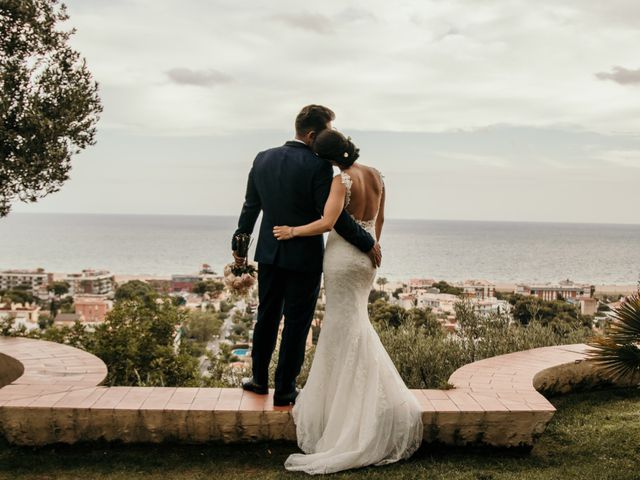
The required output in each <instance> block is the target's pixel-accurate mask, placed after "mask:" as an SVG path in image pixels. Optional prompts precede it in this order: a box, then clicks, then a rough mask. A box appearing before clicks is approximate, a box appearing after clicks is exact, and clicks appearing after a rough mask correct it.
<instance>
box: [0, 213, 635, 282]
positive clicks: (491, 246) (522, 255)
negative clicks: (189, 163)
mask: <svg viewBox="0 0 640 480" xmlns="http://www.w3.org/2000/svg"><path fill="white" fill-rule="evenodd" d="M235 224H236V218H235V217H223V216H184V215H108V214H43V213H11V214H10V215H9V216H8V217H5V218H2V219H0V270H5V269H15V268H29V269H31V268H37V267H42V268H44V269H45V270H47V271H50V272H76V271H80V270H82V269H87V268H93V269H107V270H110V271H111V272H113V273H115V274H119V275H141V276H142V275H149V276H169V275H171V274H185V273H195V272H197V271H199V270H200V267H201V265H202V264H205V263H206V264H209V265H210V266H211V267H213V269H214V270H216V271H218V272H221V271H222V268H223V266H224V265H225V264H226V263H229V261H230V260H231V254H230V238H231V235H232V233H233V231H234V229H235ZM256 232H257V228H256ZM381 245H382V248H383V255H384V257H383V264H382V267H381V268H380V271H379V275H382V276H385V277H387V278H388V279H389V280H392V281H394V280H406V279H410V278H434V279H438V280H440V279H444V280H447V281H460V280H465V279H485V280H490V281H493V282H496V283H517V282H558V281H560V280H564V279H567V278H568V279H571V280H573V281H576V282H585V283H591V284H594V285H633V284H636V283H637V282H638V280H639V278H640V225H629V224H626V225H616V224H580V223H538V222H495V221H454V220H398V219H396V220H394V219H389V220H387V221H386V223H385V229H384V232H383V235H382V239H381ZM254 247H255V245H254Z"/></svg>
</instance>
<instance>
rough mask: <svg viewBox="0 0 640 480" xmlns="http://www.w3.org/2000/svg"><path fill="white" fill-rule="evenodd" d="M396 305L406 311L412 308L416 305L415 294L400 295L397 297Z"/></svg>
mask: <svg viewBox="0 0 640 480" xmlns="http://www.w3.org/2000/svg"><path fill="white" fill-rule="evenodd" d="M397 303H398V305H400V306H401V307H402V308H406V309H407V310H409V309H411V308H414V307H415V306H416V304H417V298H416V295H415V293H400V294H399V295H398V301H397Z"/></svg>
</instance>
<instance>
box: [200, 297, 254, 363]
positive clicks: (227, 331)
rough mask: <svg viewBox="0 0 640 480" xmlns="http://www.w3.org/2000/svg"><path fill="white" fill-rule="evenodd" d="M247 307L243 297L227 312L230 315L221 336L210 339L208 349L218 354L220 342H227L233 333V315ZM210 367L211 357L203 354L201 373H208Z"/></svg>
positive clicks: (225, 320)
mask: <svg viewBox="0 0 640 480" xmlns="http://www.w3.org/2000/svg"><path fill="white" fill-rule="evenodd" d="M246 308H247V304H246V302H245V301H244V300H242V299H241V300H239V301H238V303H236V304H235V305H234V306H233V308H232V309H231V310H229V311H228V312H227V313H228V314H229V315H228V316H227V318H225V319H224V323H223V324H222V327H221V328H220V336H218V337H216V338H212V339H211V340H209V343H207V347H206V349H207V351H209V352H212V353H213V354H214V355H217V354H218V352H219V351H220V344H221V343H222V342H226V341H227V339H228V338H229V335H231V329H232V328H233V316H234V315H235V313H236V312H238V311H240V312H244V311H245V309H246ZM208 368H209V359H208V357H207V356H206V355H203V356H201V357H200V374H202V375H206V374H207V369H208Z"/></svg>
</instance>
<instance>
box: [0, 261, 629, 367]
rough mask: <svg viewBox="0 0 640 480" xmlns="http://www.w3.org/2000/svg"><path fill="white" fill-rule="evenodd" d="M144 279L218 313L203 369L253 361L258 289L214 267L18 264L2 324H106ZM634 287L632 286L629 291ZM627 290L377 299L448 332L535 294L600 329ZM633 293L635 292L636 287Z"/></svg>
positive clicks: (533, 289)
mask: <svg viewBox="0 0 640 480" xmlns="http://www.w3.org/2000/svg"><path fill="white" fill-rule="evenodd" d="M140 282H142V283H143V284H144V285H145V287H146V288H149V289H150V290H153V291H154V292H156V293H157V294H158V295H162V296H168V297H170V298H172V299H173V301H174V302H175V303H176V305H180V306H182V307H184V308H185V309H186V310H188V311H189V312H193V313H194V314H196V313H197V312H203V314H204V313H206V312H211V313H213V314H215V313H217V314H218V316H219V320H220V324H219V326H216V327H214V330H213V331H209V333H208V334H205V337H206V338H202V339H201V341H202V343H203V345H204V346H205V347H204V350H205V351H202V352H200V353H201V355H200V369H201V372H202V373H203V374H206V370H207V368H208V366H209V363H210V357H209V356H207V355H206V353H207V351H208V352H209V355H214V356H216V355H223V356H224V358H225V359H226V360H225V361H226V362H227V363H229V364H230V365H231V366H235V367H238V368H247V367H248V366H249V365H250V352H251V338H252V333H253V325H254V324H255V320H256V316H257V307H258V301H257V289H256V288H254V289H252V290H251V291H250V292H249V294H248V295H246V296H245V297H238V296H235V295H233V294H232V292H230V291H229V290H228V289H227V288H225V286H224V278H223V277H222V276H221V275H219V274H217V273H216V272H215V271H214V270H213V269H212V268H211V267H210V266H209V265H207V264H204V265H202V266H201V268H200V269H199V271H197V272H195V273H191V274H174V275H171V276H167V277H158V276H132V275H116V274H113V273H111V272H109V271H107V270H93V269H85V270H82V271H81V272H73V273H53V272H49V271H47V270H45V269H44V268H38V269H35V270H27V269H10V270H3V271H1V272H0V321H3V322H4V323H5V325H6V324H7V322H8V323H11V326H12V328H14V329H22V330H24V331H25V332H30V331H37V330H43V329H46V328H49V327H52V326H53V327H63V326H67V327H71V326H73V325H74V324H80V325H82V326H84V327H85V328H87V329H88V330H89V331H91V330H92V329H94V328H95V327H96V326H97V325H100V324H102V323H104V322H105V319H106V318H107V316H108V315H109V313H110V312H111V311H112V310H113V308H114V302H115V301H117V299H118V295H117V292H118V290H119V289H120V288H122V287H123V286H125V288H126V286H127V285H130V286H131V285H133V284H136V283H140ZM627 290H628V289H627ZM624 293H625V291H624V289H623V290H621V292H619V293H610V292H604V293H603V292H599V291H598V289H597V288H596V287H595V286H594V285H590V284H580V283H575V282H573V281H571V280H569V279H565V280H561V281H558V282H556V283H519V284H516V285H514V286H505V285H502V286H497V285H496V284H494V283H493V282H491V281H488V280H479V279H469V280H464V281H460V282H451V283H447V282H446V281H443V280H439V281H438V280H435V279H429V278H413V279H409V280H407V281H402V282H401V281H389V280H387V279H386V278H384V277H379V278H378V279H377V281H376V285H374V289H373V290H372V292H371V295H370V298H369V301H370V303H371V304H372V303H375V302H376V301H378V300H383V301H385V302H387V303H388V304H389V305H394V306H397V307H400V308H401V309H404V310H405V311H410V310H412V309H413V310H415V309H417V310H419V311H426V312H429V314H430V315H433V316H434V318H436V319H437V321H438V322H439V323H440V324H441V326H442V327H443V329H444V330H445V331H447V332H450V333H454V332H456V330H457V329H459V328H460V326H459V323H458V319H457V316H456V305H457V304H458V303H459V302H461V301H464V302H467V303H468V304H469V305H470V306H471V307H472V308H473V310H474V311H475V312H476V313H477V314H478V315H480V316H485V317H488V316H491V315H492V314H497V315H503V316H507V317H513V316H512V309H513V308H514V305H513V302H510V301H509V300H510V299H511V298H512V297H513V296H514V295H515V296H518V297H535V298H538V299H540V300H542V301H546V302H552V301H561V302H563V303H565V304H566V305H567V306H570V307H571V308H572V309H574V310H575V311H576V312H579V313H580V315H582V316H585V317H586V318H589V319H591V320H590V321H591V322H592V323H593V326H594V327H597V326H599V325H602V324H603V322H606V321H607V320H608V319H609V316H610V315H611V312H612V309H613V308H615V307H616V306H617V305H619V303H620V301H621V300H623V299H624ZM627 293H631V292H630V291H629V292H627ZM323 305H324V292H323V291H322V292H321V295H320V298H319V300H318V307H317V310H316V318H315V319H314V322H313V328H312V329H311V330H310V332H309V336H308V339H307V343H308V346H309V347H311V346H312V345H313V344H314V342H315V340H316V339H317V335H318V332H319V329H320V328H321V326H322V316H323V313H322V312H323ZM186 331H187V329H185V328H184V325H181V324H177V325H175V336H174V343H175V346H176V348H177V346H178V345H179V344H180V342H181V341H182V339H183V336H184V335H185V332H186Z"/></svg>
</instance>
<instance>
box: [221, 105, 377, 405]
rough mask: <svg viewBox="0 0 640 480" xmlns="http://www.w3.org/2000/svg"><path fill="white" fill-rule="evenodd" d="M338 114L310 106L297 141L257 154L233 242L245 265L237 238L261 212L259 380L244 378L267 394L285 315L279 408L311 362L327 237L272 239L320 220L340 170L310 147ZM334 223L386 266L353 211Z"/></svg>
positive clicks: (255, 356)
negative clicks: (307, 357)
mask: <svg viewBox="0 0 640 480" xmlns="http://www.w3.org/2000/svg"><path fill="white" fill-rule="evenodd" d="M334 119H335V114H334V113H333V111H331V110H330V109H328V108H327V107H323V106H320V105H308V106H306V107H304V108H303V109H302V110H301V111H300V113H299V114H298V116H297V117H296V123H295V127H296V138H295V139H294V140H291V141H288V142H286V143H285V144H284V145H283V146H281V147H276V148H272V149H270V150H266V151H264V152H260V153H258V155H257V156H256V158H255V160H254V162H253V166H252V168H251V171H250V172H249V179H248V182H247V192H246V195H245V201H244V205H243V206H242V212H241V213H240V218H239V220H238V229H237V230H236V232H235V233H234V235H233V240H232V243H231V248H232V250H233V256H234V258H235V260H236V262H237V263H238V264H242V263H244V262H245V261H246V259H245V258H240V257H238V255H237V254H236V240H235V238H236V235H238V234H240V233H247V234H251V233H252V232H253V228H254V226H255V223H256V220H257V218H258V215H259V214H260V211H262V222H261V224H260V235H259V238H258V245H257V247H256V255H255V260H256V261H257V262H258V293H259V299H260V303H259V306H258V320H257V322H256V326H255V329H254V331H253V348H252V351H251V360H252V366H253V378H246V379H243V382H242V388H244V389H245V390H249V391H252V392H255V393H258V394H266V393H267V392H268V384H269V363H270V361H271V356H272V354H273V351H274V349H275V345H276V339H277V336H278V328H279V326H280V320H281V318H282V316H283V314H284V329H283V332H282V340H281V342H280V353H279V356H278V366H277V368H276V375H275V393H274V397H273V403H274V405H276V406H284V405H289V404H292V403H295V399H296V396H297V394H298V392H297V390H296V377H297V376H298V374H299V373H300V368H301V367H302V362H303V361H304V354H305V343H306V338H307V334H308V333H309V328H310V326H311V321H312V320H313V314H314V311H315V307H316V301H317V299H318V293H319V292H320V280H321V277H322V258H323V254H324V239H323V237H322V235H318V236H315V237H297V238H294V239H292V240H290V241H288V242H279V241H278V240H277V239H276V238H275V237H274V236H273V227H274V226H276V225H304V224H307V223H309V222H312V221H314V220H317V219H319V218H320V217H321V215H322V212H323V210H324V204H325V202H326V200H327V197H328V196H329V190H330V188H331V181H332V179H333V169H332V167H331V164H330V163H329V162H327V161H325V160H322V159H321V158H319V157H318V156H316V155H315V154H314V153H313V151H312V150H311V148H310V147H311V145H312V144H313V141H314V139H315V138H316V135H317V134H318V133H320V132H321V131H323V130H325V129H327V128H331V122H332V121H333V120H334ZM334 228H335V230H336V231H337V232H338V233H339V234H340V235H341V236H342V237H344V238H345V239H346V240H347V241H348V242H349V243H351V244H353V245H355V246H356V247H357V248H359V249H360V250H361V251H363V252H366V253H367V254H368V255H369V258H371V261H372V262H373V263H374V265H376V266H379V265H380V261H381V259H382V255H381V252H380V246H379V245H378V244H377V243H376V242H375V240H374V239H373V238H372V237H371V235H369V234H368V233H367V232H366V231H364V230H363V229H362V228H361V227H360V226H359V225H358V224H357V223H356V222H354V221H353V219H352V218H351V216H350V215H349V214H348V213H346V212H344V211H343V212H342V214H341V216H340V218H339V219H338V221H337V223H336V224H335V227H334Z"/></svg>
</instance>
